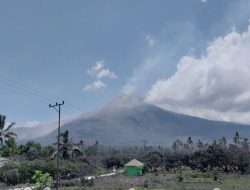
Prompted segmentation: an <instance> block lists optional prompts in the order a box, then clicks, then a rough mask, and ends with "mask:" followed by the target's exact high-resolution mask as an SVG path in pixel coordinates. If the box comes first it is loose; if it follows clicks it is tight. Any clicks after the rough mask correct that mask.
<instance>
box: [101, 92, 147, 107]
mask: <svg viewBox="0 0 250 190" xmlns="http://www.w3.org/2000/svg"><path fill="white" fill-rule="evenodd" d="M142 104H144V102H143V98H142V97H139V96H137V95H127V94H120V95H119V96H117V97H116V98H115V99H114V100H112V101H110V102H109V103H108V104H106V106H105V108H132V107H135V106H139V105H142Z"/></svg>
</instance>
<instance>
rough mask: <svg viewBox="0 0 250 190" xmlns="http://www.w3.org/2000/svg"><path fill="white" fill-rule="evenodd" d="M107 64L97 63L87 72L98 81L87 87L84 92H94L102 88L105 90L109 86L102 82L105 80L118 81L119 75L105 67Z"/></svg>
mask: <svg viewBox="0 0 250 190" xmlns="http://www.w3.org/2000/svg"><path fill="white" fill-rule="evenodd" d="M104 64H105V62H104V61H96V64H95V65H94V66H93V67H91V68H90V69H89V70H87V73H88V74H89V75H90V76H93V77H95V79H96V81H95V82H93V83H92V84H88V85H86V86H85V87H84V88H83V90H84V91H94V90H98V89H100V88H104V87H106V86H107V85H106V84H105V83H104V82H103V81H102V80H101V79H105V78H109V79H117V78H118V77H117V75H116V74H115V73H114V72H113V71H111V70H110V69H109V68H107V67H105V66H104Z"/></svg>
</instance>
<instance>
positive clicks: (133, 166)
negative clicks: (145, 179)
mask: <svg viewBox="0 0 250 190" xmlns="http://www.w3.org/2000/svg"><path fill="white" fill-rule="evenodd" d="M143 167H144V165H143V163H141V162H139V161H138V160H136V159H133V160H131V161H130V162H128V163H127V164H125V175H127V176H141V175H142V173H143Z"/></svg>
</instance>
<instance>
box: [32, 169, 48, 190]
mask: <svg viewBox="0 0 250 190" xmlns="http://www.w3.org/2000/svg"><path fill="white" fill-rule="evenodd" d="M32 179H33V181H35V183H36V186H37V189H38V190H42V189H44V188H45V187H50V186H51V184H52V177H51V176H50V174H49V173H47V172H46V173H44V174H43V173H42V172H41V171H39V170H36V171H35V174H34V175H33V177H32Z"/></svg>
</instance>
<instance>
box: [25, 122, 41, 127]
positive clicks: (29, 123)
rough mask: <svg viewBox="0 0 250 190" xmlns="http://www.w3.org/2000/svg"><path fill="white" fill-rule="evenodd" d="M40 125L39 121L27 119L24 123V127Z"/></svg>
mask: <svg viewBox="0 0 250 190" xmlns="http://www.w3.org/2000/svg"><path fill="white" fill-rule="evenodd" d="M38 125H40V122H39V121H27V122H25V123H24V125H23V126H24V127H35V126H38Z"/></svg>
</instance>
